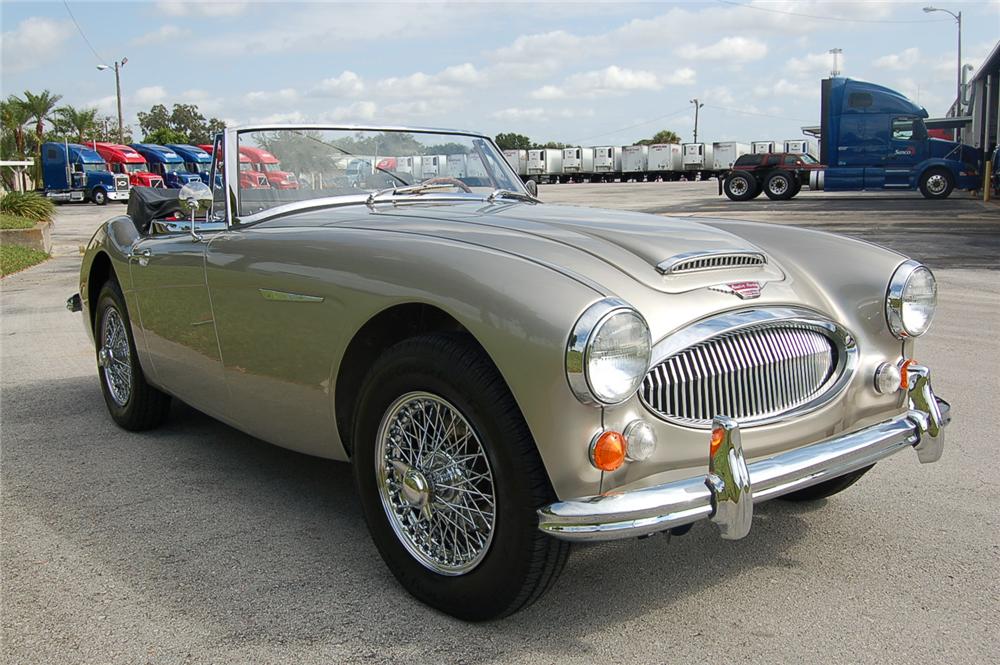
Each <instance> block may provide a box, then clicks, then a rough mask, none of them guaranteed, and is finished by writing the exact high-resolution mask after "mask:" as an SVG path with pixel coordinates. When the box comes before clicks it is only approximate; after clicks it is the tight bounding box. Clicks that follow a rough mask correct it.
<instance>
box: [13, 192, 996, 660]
mask: <svg viewBox="0 0 1000 665" xmlns="http://www.w3.org/2000/svg"><path fill="white" fill-rule="evenodd" d="M541 196H542V198H543V199H544V200H546V201H552V202H556V201H564V202H570V203H574V204H581V205H583V204H585V205H597V206H605V207H618V208H629V209H636V210H648V211H654V212H659V213H664V212H671V213H675V214H694V215H699V216H726V217H742V218H748V219H761V220H765V221H769V222H771V223H782V224H786V223H793V224H806V225H813V226H820V227H823V228H836V229H838V230H842V231H844V232H847V233H850V234H853V235H857V236H860V237H863V238H869V239H875V240H877V241H879V242H883V243H884V244H887V245H889V246H893V247H897V248H900V249H904V250H906V251H911V250H912V252H913V254H915V255H916V256H918V257H919V258H921V259H922V260H925V261H926V262H927V263H928V264H929V265H931V266H932V267H933V268H934V269H935V270H936V274H937V276H938V279H939V283H940V306H939V311H938V314H937V318H936V320H935V323H934V326H933V327H932V329H931V332H930V333H928V335H927V337H926V338H922V339H921V340H919V342H918V346H917V357H918V358H919V360H920V361H921V362H923V363H925V364H928V365H929V366H930V367H931V368H932V370H933V373H934V377H933V378H934V384H935V388H936V390H937V392H938V393H939V394H940V395H941V396H942V397H944V398H946V399H948V400H950V401H951V402H952V404H953V407H954V409H953V414H954V422H953V424H952V425H951V427H950V428H949V429H948V430H947V443H946V448H945V454H944V457H943V459H942V460H941V461H940V462H939V463H937V464H934V465H927V466H924V465H920V464H919V463H918V462H917V460H916V457H915V455H912V454H909V453H904V454H900V455H897V456H894V457H892V458H890V459H888V460H885V461H883V462H881V463H879V464H878V466H876V467H875V469H873V470H872V471H871V472H870V473H869V474H868V475H867V476H865V477H864V478H863V479H862V480H861V481H860V482H859V483H858V484H857V485H856V486H855V487H853V488H851V489H850V490H848V491H846V492H844V493H843V494H840V495H838V496H835V497H833V498H830V499H828V500H825V501H821V502H818V503H816V504H813V505H792V504H786V503H781V502H769V503H766V504H761V505H759V506H758V507H757V508H756V510H755V516H754V528H753V530H752V532H751V533H750V535H749V536H748V537H747V538H746V539H744V540H741V541H736V542H728V541H722V540H720V539H719V538H718V535H717V532H716V531H715V529H714V527H713V526H711V525H706V524H701V525H697V526H695V527H694V528H693V529H692V531H691V532H690V533H689V534H688V535H686V536H684V537H675V538H673V539H667V538H666V537H653V538H650V539H646V540H642V541H627V542H618V543H609V544H602V545H595V546H588V547H580V548H577V549H576V550H575V551H574V552H573V555H572V556H571V558H570V561H569V564H568V565H567V567H566V569H565V571H564V573H563V575H562V577H561V578H560V580H559V581H558V582H557V583H556V585H555V586H554V587H553V589H552V590H551V591H550V592H549V593H548V594H547V595H546V596H544V597H543V598H542V599H541V600H540V601H539V602H538V603H536V604H535V605H533V606H531V607H530V608H528V609H527V610H525V611H523V612H521V613H519V614H517V615H514V616H513V617H510V618H507V619H504V620H501V621H497V622H492V623H488V624H482V625H471V624H463V623H461V622H459V621H456V620H454V619H451V618H449V617H447V616H444V615H441V614H439V613H436V612H434V611H432V610H430V609H428V608H427V607H425V606H423V605H421V604H420V603H418V602H417V601H415V600H413V599H411V598H410V597H409V596H408V595H407V594H406V593H405V592H404V591H403V590H402V589H401V588H400V587H399V586H398V584H397V583H396V581H395V579H394V578H393V577H392V576H391V574H390V573H389V572H388V570H387V569H386V568H385V566H384V565H383V563H382V561H381V560H380V558H379V556H378V554H377V552H376V550H375V548H374V546H373V545H372V543H371V541H370V539H369V537H368V534H367V531H366V529H365V524H364V520H363V518H362V515H361V510H360V506H359V504H358V501H357V498H356V497H355V495H354V491H353V486H352V483H351V474H350V469H349V467H348V465H346V464H338V463H334V462H328V461H325V460H317V459H314V458H309V457H306V456H303V455H300V454H297V453H293V452H288V451H285V450H282V449H279V448H276V447H274V446H270V445H268V444H265V443H263V442H260V441H258V440H255V439H253V438H251V437H249V436H247V435H245V434H243V433H241V432H238V431H236V430H234V429H231V428H229V427H227V426H225V425H223V424H220V423H218V422H216V421H214V420H212V419H210V418H208V417H207V416H204V415H202V414H200V413H198V412H196V411H194V410H193V409H191V408H189V407H187V406H185V405H183V404H175V406H174V408H173V412H172V415H171V418H170V420H169V421H168V423H167V424H166V425H165V426H164V427H163V428H162V429H160V430H157V431H154V432H149V433H144V434H131V433H126V432H124V431H122V430H119V429H118V428H116V427H115V425H114V424H113V423H112V422H111V420H110V419H109V418H108V417H107V415H106V413H105V407H104V403H103V400H102V398H101V392H100V388H99V385H98V380H97V376H96V371H95V362H94V354H93V350H92V348H91V347H90V345H89V342H88V340H87V336H86V333H85V332H84V329H83V325H82V323H81V320H80V315H79V314H70V313H68V312H67V311H66V310H65V308H64V302H65V299H66V297H67V296H69V295H70V294H71V293H73V292H74V291H75V290H76V288H77V287H76V280H77V271H78V268H79V260H80V259H79V254H78V252H77V247H78V246H79V245H80V244H83V243H85V242H86V239H87V237H89V234H90V232H92V231H93V229H95V228H96V227H97V226H98V224H99V223H100V222H101V221H102V220H103V219H105V218H106V217H108V216H110V214H112V213H116V212H120V211H121V210H123V208H119V209H118V210H116V209H115V208H113V207H112V206H108V207H107V208H96V207H93V206H62V207H60V208H59V213H58V218H57V221H56V236H55V242H56V249H55V254H56V256H55V258H53V259H52V260H50V261H48V262H46V263H44V264H42V265H41V266H38V267H35V268H32V269H30V270H28V271H25V272H23V273H20V274H18V275H14V276H12V277H8V278H6V279H4V280H2V282H0V315H2V322H0V340H2V342H0V375H2V377H0V391H2V392H0V439H2V443H0V445H2V451H0V455H2V457H0V492H2V494H0V500H2V505H0V524H2V528H0V574H2V612H0V614H2V616H0V629H2V645H0V654H2V660H3V662H5V663H18V664H20V663H188V662H191V663H208V662H212V663H279V662H280V663H340V662H401V661H406V662H412V663H424V662H426V663H441V662H444V663H470V664H471V663H498V662H516V663H591V662H615V663H663V662H690V663H708V662H712V663H715V662H746V663H758V662H766V661H770V662H787V663H802V662H826V663H862V662H864V663H868V662H871V663H883V662H884V663H910V662H921V663H987V662H989V663H992V662H995V660H996V654H997V653H1000V633H998V632H997V630H996V625H995V624H996V608H997V607H998V606H1000V528H998V527H1000V524H998V523H1000V511H998V510H997V506H998V505H1000V486H998V484H997V482H996V478H995V475H996V474H995V468H996V464H997V460H998V455H997V449H996V445H997V444H996V432H997V431H1000V416H998V410H997V408H996V402H997V398H998V397H1000V378H998V376H1000V373H998V372H997V369H998V358H1000V343H998V341H997V330H998V329H1000V279H998V277H1000V272H998V268H1000V265H998V261H997V257H998V251H997V243H998V238H1000V207H997V206H985V205H983V204H981V203H978V202H975V201H971V200H968V199H962V198H954V199H952V200H949V201H946V202H943V203H942V202H925V201H923V200H922V199H920V198H917V197H908V196H892V197H889V196H883V195H865V196H838V195H826V194H823V193H815V194H813V193H805V194H803V195H800V197H798V198H796V199H795V200H793V201H791V202H783V203H774V204H772V203H770V202H763V201H753V202H750V203H749V204H746V205H739V204H732V205H730V202H728V200H726V199H720V198H719V197H717V196H716V195H715V191H714V186H713V185H712V184H711V183H669V184H663V183H644V184H641V185H633V184H626V185H558V186H543V187H542V188H541ZM848 268H849V267H848Z"/></svg>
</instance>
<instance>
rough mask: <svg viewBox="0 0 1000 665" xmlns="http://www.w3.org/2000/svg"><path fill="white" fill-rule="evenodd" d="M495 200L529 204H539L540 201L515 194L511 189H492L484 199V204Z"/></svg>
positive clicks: (528, 196) (529, 196) (525, 195)
mask: <svg viewBox="0 0 1000 665" xmlns="http://www.w3.org/2000/svg"><path fill="white" fill-rule="evenodd" d="M497 199H515V200H517V201H528V202H529V203H541V200H540V199H537V198H535V197H534V196H532V195H531V194H523V193H521V192H515V191H513V190H511V189H494V190H493V191H492V192H491V193H490V195H489V196H487V197H486V202H487V203H493V202H494V201H496V200H497Z"/></svg>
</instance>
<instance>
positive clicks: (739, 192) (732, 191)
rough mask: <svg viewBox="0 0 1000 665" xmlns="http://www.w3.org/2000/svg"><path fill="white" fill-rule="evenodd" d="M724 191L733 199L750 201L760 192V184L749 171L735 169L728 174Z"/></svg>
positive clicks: (723, 184)
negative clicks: (743, 171)
mask: <svg viewBox="0 0 1000 665" xmlns="http://www.w3.org/2000/svg"><path fill="white" fill-rule="evenodd" d="M722 191H723V192H725V193H726V196H728V197H729V199H730V200H731V201H749V200H750V199H752V198H754V196H756V195H757V194H758V193H760V184H759V183H758V182H757V178H755V177H753V176H752V175H750V174H749V173H742V172H739V171H734V172H733V173H730V174H729V175H727V176H726V179H725V180H724V181H723V183H722Z"/></svg>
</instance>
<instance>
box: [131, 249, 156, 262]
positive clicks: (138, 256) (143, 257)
mask: <svg viewBox="0 0 1000 665" xmlns="http://www.w3.org/2000/svg"><path fill="white" fill-rule="evenodd" d="M152 255H153V252H151V251H150V250H148V249H139V250H137V249H135V248H134V247H133V248H132V249H131V250H130V251H129V254H128V258H129V260H132V259H135V260H137V261H139V265H140V266H145V265H146V264H147V263H149V257H151V256H152Z"/></svg>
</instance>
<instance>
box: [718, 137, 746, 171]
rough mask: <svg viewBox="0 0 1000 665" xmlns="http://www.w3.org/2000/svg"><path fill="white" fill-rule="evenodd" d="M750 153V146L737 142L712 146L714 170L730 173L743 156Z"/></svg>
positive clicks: (722, 142)
mask: <svg viewBox="0 0 1000 665" xmlns="http://www.w3.org/2000/svg"><path fill="white" fill-rule="evenodd" d="M749 152H750V145H749V144H747V143H739V142H737V141H719V142H717V143H713V144H712V170H713V171H715V172H716V173H718V172H719V171H728V170H729V169H731V168H733V164H734V163H735V162H736V160H737V159H738V158H739V157H740V156H741V155H745V154H747V153H749Z"/></svg>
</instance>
